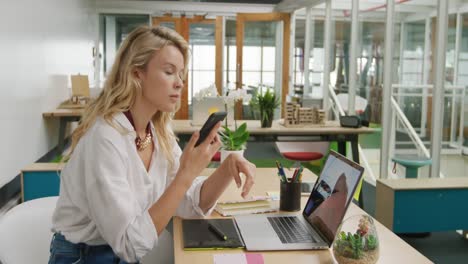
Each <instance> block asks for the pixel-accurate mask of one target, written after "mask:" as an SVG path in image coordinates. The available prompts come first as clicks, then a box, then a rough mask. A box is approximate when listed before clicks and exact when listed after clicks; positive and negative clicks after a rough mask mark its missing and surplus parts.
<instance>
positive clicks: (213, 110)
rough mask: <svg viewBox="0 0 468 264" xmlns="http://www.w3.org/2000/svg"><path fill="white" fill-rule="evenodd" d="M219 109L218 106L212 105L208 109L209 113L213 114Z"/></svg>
mask: <svg viewBox="0 0 468 264" xmlns="http://www.w3.org/2000/svg"><path fill="white" fill-rule="evenodd" d="M218 111H219V109H218V108H217V107H210V109H208V113H209V114H210V115H211V114H212V113H215V112H218Z"/></svg>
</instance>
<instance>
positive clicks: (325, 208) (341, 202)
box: [306, 173, 348, 240]
mask: <svg viewBox="0 0 468 264" xmlns="http://www.w3.org/2000/svg"><path fill="white" fill-rule="evenodd" d="M320 188H321V187H320V186H319V187H318V188H317V189H316V190H314V193H313V194H312V197H324V196H323V193H321V192H320ZM347 197H348V186H347V185H346V176H345V174H344V173H342V174H341V175H340V177H339V178H338V180H337V181H336V184H335V188H334V189H333V191H332V192H331V193H330V194H329V195H328V196H326V197H324V198H322V199H318V200H317V202H316V203H317V205H316V207H315V208H316V209H315V211H311V208H309V209H308V210H309V211H307V209H306V214H307V215H309V219H310V221H311V223H313V224H314V225H317V226H318V227H319V228H320V230H322V231H324V232H323V233H324V235H325V236H327V239H330V240H332V239H333V238H334V236H335V234H334V232H336V231H335V230H338V226H339V225H340V223H341V218H342V216H343V215H344V214H345V212H346V202H347ZM310 206H312V205H310Z"/></svg>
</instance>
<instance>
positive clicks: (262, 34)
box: [242, 22, 277, 87]
mask: <svg viewBox="0 0 468 264" xmlns="http://www.w3.org/2000/svg"><path fill="white" fill-rule="evenodd" d="M276 24H277V22H246V23H245V26H244V43H243V44H244V45H243V49H242V71H243V72H242V82H243V85H246V86H255V87H257V86H258V85H259V84H266V85H269V86H272V87H275V80H274V73H275V65H276V64H275V62H276V45H275V43H276ZM268 73H269V74H268ZM272 74H273V75H272ZM272 76H273V78H271V77H272ZM264 77H266V78H268V79H264Z"/></svg>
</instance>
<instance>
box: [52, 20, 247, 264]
mask: <svg viewBox="0 0 468 264" xmlns="http://www.w3.org/2000/svg"><path fill="white" fill-rule="evenodd" d="M188 56H189V46H188V43H187V42H186V41H185V40H184V38H183V37H181V36H180V35H179V34H177V33H176V32H175V31H173V30H170V29H168V28H164V27H153V28H150V27H148V26H141V27H138V28H137V29H135V30H134V31H132V32H131V33H130V34H129V35H128V36H126V38H125V40H124V41H123V43H122V45H121V47H120V48H119V51H118V52H117V55H116V57H115V62H114V65H113V66H112V69H111V71H110V72H109V74H108V76H107V80H106V83H105V85H104V88H103V91H102V92H101V94H100V95H99V97H98V98H97V99H95V100H94V101H92V102H91V103H90V105H89V106H88V107H87V108H86V110H85V112H84V114H83V116H82V119H81V122H80V124H79V126H78V127H77V128H76V129H75V131H74V132H73V135H72V143H71V150H70V155H69V160H68V161H67V163H66V164H65V167H64V168H63V170H62V172H61V175H60V196H59V199H58V202H57V206H56V209H55V211H54V214H53V219H52V230H53V232H54V236H53V239H52V242H51V247H50V252H51V255H50V261H49V264H54V263H55V264H56V263H78V262H79V263H82V262H83V263H88V264H91V263H100V264H102V263H121V264H122V263H138V262H139V261H140V260H141V259H142V257H143V256H144V255H145V254H147V253H148V252H150V251H151V250H152V249H153V248H154V247H156V246H157V245H158V242H159V237H160V235H161V233H162V232H163V231H164V230H165V228H166V226H167V225H168V223H169V221H170V220H171V218H172V217H173V216H174V215H178V216H182V217H186V218H194V217H204V216H207V215H210V214H211V212H212V210H213V208H214V207H215V205H216V201H217V199H218V197H219V196H220V195H221V194H222V192H223V191H224V190H225V189H226V188H227V186H228V185H229V184H230V183H231V181H232V180H233V179H234V180H235V181H236V182H237V186H238V187H241V185H242V182H241V178H240V176H239V174H240V173H243V174H245V175H246V178H245V181H244V183H243V187H242V196H246V195H247V194H248V193H249V190H250V188H251V187H252V184H253V172H254V170H255V166H254V165H253V164H252V163H250V162H248V161H247V160H246V159H244V158H243V157H242V156H238V155H231V156H229V157H228V158H227V159H226V160H225V161H224V162H223V163H222V164H221V165H220V166H219V167H218V169H217V170H216V171H215V172H214V173H213V174H212V175H211V177H209V178H208V179H205V178H198V176H199V175H200V173H201V172H202V170H203V169H205V168H206V167H207V165H208V163H209V162H210V161H211V158H212V157H213V155H214V154H215V153H216V152H217V151H218V150H219V148H220V146H221V142H220V139H219V137H218V135H217V130H218V128H219V126H220V125H221V124H220V123H221V122H219V123H218V124H217V125H216V126H215V127H214V128H213V129H212V130H211V132H210V134H209V135H208V137H207V138H206V139H205V140H204V141H203V142H202V143H201V144H200V145H198V146H196V147H195V143H196V142H197V140H198V138H199V133H198V132H196V133H194V134H193V136H192V137H191V139H190V141H189V142H188V143H187V145H186V147H185V149H184V151H183V152H182V150H181V149H180V147H179V145H178V144H177V141H176V137H175V135H174V133H173V131H172V130H171V119H172V118H171V117H172V115H173V113H174V112H175V111H177V109H178V106H179V104H180V97H181V93H182V89H183V87H184V85H183V83H184V77H185V76H186V75H187V65H188V59H189V58H188ZM170 253H171V252H168V254H170Z"/></svg>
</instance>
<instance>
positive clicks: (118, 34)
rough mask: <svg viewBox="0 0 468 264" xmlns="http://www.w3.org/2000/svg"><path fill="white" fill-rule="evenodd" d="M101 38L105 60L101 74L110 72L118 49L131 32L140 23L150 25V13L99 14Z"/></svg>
mask: <svg viewBox="0 0 468 264" xmlns="http://www.w3.org/2000/svg"><path fill="white" fill-rule="evenodd" d="M99 19H100V24H101V32H100V34H101V36H100V38H101V40H102V41H103V46H104V56H103V58H104V60H103V68H102V72H101V76H104V75H106V74H107V72H109V70H110V68H111V66H112V64H113V63H114V59H115V55H116V52H117V50H118V49H119V47H120V44H122V42H123V40H124V39H125V38H126V37H127V35H128V34H130V32H132V31H133V30H134V29H135V28H137V27H138V26H140V25H148V24H149V21H150V17H149V16H148V15H99Z"/></svg>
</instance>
